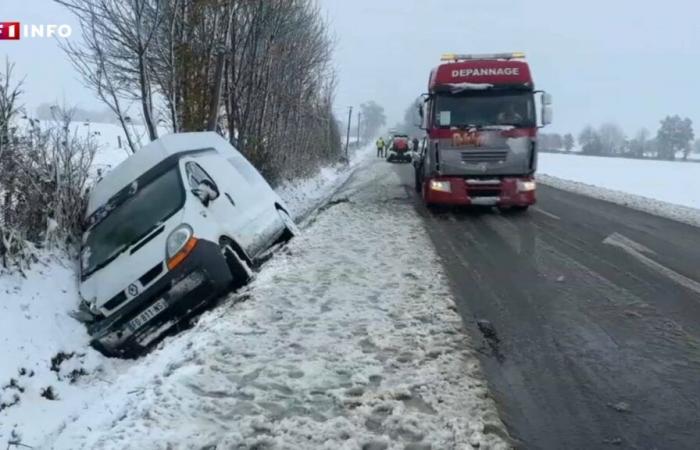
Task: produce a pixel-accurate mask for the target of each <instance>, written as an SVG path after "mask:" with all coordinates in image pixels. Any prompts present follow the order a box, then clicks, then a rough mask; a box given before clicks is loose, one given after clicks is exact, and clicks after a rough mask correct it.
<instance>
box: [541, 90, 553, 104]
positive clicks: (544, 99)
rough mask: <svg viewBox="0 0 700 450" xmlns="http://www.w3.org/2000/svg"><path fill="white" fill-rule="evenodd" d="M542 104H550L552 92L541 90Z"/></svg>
mask: <svg viewBox="0 0 700 450" xmlns="http://www.w3.org/2000/svg"><path fill="white" fill-rule="evenodd" d="M542 104H543V105H547V106H549V105H551V104H552V94H550V93H548V92H543V93H542Z"/></svg>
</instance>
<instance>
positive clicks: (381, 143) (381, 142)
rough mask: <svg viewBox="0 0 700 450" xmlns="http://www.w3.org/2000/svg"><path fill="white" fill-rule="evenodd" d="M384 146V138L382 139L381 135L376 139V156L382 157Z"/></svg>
mask: <svg viewBox="0 0 700 450" xmlns="http://www.w3.org/2000/svg"><path fill="white" fill-rule="evenodd" d="M385 148H386V144H385V143H384V139H382V137H381V136H379V139H377V158H383V157H384V149H385Z"/></svg>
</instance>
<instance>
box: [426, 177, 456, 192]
mask: <svg viewBox="0 0 700 450" xmlns="http://www.w3.org/2000/svg"><path fill="white" fill-rule="evenodd" d="M430 189H432V190H433V191H440V192H452V185H450V182H449V181H439V180H430Z"/></svg>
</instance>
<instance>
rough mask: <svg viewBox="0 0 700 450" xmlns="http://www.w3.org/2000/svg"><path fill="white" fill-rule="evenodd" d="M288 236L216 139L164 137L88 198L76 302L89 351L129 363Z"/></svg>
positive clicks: (269, 201) (263, 191) (280, 207)
mask: <svg viewBox="0 0 700 450" xmlns="http://www.w3.org/2000/svg"><path fill="white" fill-rule="evenodd" d="M296 232H297V228H296V226H295V224H294V221H293V220H292V219H291V217H290V215H289V210H288V209H287V207H286V206H285V204H284V202H283V201H282V200H281V199H280V198H279V196H277V194H276V193H275V192H274V191H273V190H272V188H271V187H270V185H269V184H268V183H267V182H266V181H265V179H264V178H263V177H262V176H261V175H260V173H259V172H258V171H257V170H256V169H255V167H253V165H252V164H250V163H249V162H248V161H247V160H246V159H245V157H244V156H243V155H242V154H241V153H239V152H238V151H237V150H236V149H235V148H234V147H232V146H231V145H230V144H229V143H228V142H227V141H226V140H225V139H223V138H222V137H221V136H219V135H218V134H216V133H209V132H207V133H182V134H172V135H168V136H164V137H162V138H160V139H158V140H156V141H154V142H152V143H150V144H149V145H148V146H146V147H144V148H143V149H141V150H139V151H138V152H137V153H135V154H134V155H132V156H130V157H129V158H128V159H127V160H125V161H124V162H123V163H121V164H120V165H119V166H117V167H116V168H114V169H113V170H112V171H111V172H109V173H108V174H107V175H106V176H105V177H104V178H103V179H102V180H100V181H99V182H98V183H97V185H96V186H95V187H94V189H93V190H92V192H91V193H90V196H89V201H88V207H87V216H86V220H85V232H84V235H83V241H82V251H81V264H80V265H81V268H80V269H81V270H80V272H81V273H80V293H81V296H82V298H83V303H82V308H81V309H82V310H83V312H87V313H89V321H90V324H89V325H88V331H89V333H90V334H91V336H92V342H93V345H94V346H95V347H96V348H98V349H99V350H101V351H102V352H103V353H105V354H107V355H113V356H127V357H130V356H137V355H139V354H141V353H143V352H144V350H146V349H148V348H149V347H150V346H151V344H152V343H154V342H155V341H157V340H158V338H159V337H161V336H162V335H163V334H164V333H166V332H168V331H169V330H172V329H173V328H174V327H176V326H177V325H178V324H180V323H181V322H182V321H183V320H188V319H189V318H191V317H192V316H193V315H194V314H195V313H196V312H198V311H200V310H201V309H202V308H203V307H205V306H206V305H207V304H209V303H210V302H211V301H212V300H213V299H215V298H216V297H217V296H219V295H220V294H221V293H223V292H225V291H227V290H228V289H230V288H232V287H233V288H235V287H240V286H242V285H244V284H245V283H247V282H248V280H249V278H250V276H251V273H252V272H251V269H252V268H253V267H254V266H255V264H256V261H257V260H258V258H259V257H261V256H262V255H263V254H264V253H266V252H267V251H268V249H270V248H271V247H273V246H274V245H275V244H277V243H280V242H283V241H286V240H289V239H290V238H291V237H293V236H294V234H295V233H296Z"/></svg>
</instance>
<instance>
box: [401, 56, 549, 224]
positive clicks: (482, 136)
mask: <svg viewBox="0 0 700 450" xmlns="http://www.w3.org/2000/svg"><path fill="white" fill-rule="evenodd" d="M524 57H525V55H524V54H522V53H499V54H489V55H455V54H449V55H444V56H443V57H442V61H444V63H443V64H440V65H439V66H438V67H436V68H435V69H433V71H432V72H431V74H430V80H429V84H428V92H429V93H428V94H427V98H426V99H425V103H424V105H423V106H422V107H421V109H420V113H421V116H422V118H423V127H424V128H425V129H426V131H427V136H426V141H425V142H424V144H423V145H422V146H421V153H420V156H419V157H418V158H416V160H415V162H414V167H415V182H416V191H418V192H421V193H422V196H423V200H424V201H425V203H426V204H427V205H490V206H497V207H499V208H503V209H514V210H519V211H524V210H526V209H527V208H528V207H529V206H530V205H532V204H534V203H535V201H536V198H535V180H534V177H533V176H534V174H535V170H536V168H537V130H538V127H539V126H540V125H539V124H538V120H537V114H536V112H535V109H536V108H535V94H536V93H541V94H542V97H541V105H542V111H541V121H542V126H544V125H547V124H549V123H550V122H551V116H552V109H551V103H552V100H551V96H550V95H549V94H547V93H545V92H541V91H535V85H534V83H533V81H532V76H531V75H530V68H529V66H528V64H527V62H525V61H524V60H523V58H524Z"/></svg>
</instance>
